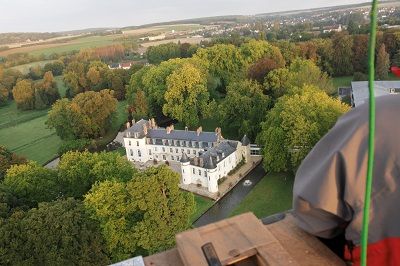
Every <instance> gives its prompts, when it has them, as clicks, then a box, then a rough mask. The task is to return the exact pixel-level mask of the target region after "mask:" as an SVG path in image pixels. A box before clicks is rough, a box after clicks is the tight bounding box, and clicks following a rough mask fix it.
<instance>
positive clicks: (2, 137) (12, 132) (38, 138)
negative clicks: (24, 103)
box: [0, 109, 61, 164]
mask: <svg viewBox="0 0 400 266" xmlns="http://www.w3.org/2000/svg"><path fill="white" fill-rule="evenodd" d="M0 111H3V110H2V109H1V110H0ZM26 112H28V113H29V112H30V111H26ZM34 112H35V111H34ZM23 116H25V114H23ZM46 120H47V115H46V113H45V114H44V115H42V116H40V117H37V118H35V119H31V120H28V121H24V122H21V123H19V124H17V125H16V126H10V127H7V128H2V129H0V144H2V145H4V146H6V147H7V148H8V149H10V150H11V151H12V152H15V153H17V154H19V155H23V156H25V157H27V158H28V159H30V160H34V161H37V162H38V163H40V164H43V163H45V162H46V161H48V160H50V159H52V158H54V157H56V155H57V151H58V147H59V146H60V145H61V139H60V138H59V137H58V136H57V135H56V132H55V130H50V129H48V128H47V127H46V125H45V122H46Z"/></svg>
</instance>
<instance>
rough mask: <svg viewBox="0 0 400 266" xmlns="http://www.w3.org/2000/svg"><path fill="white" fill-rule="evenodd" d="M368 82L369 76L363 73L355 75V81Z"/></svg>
mask: <svg viewBox="0 0 400 266" xmlns="http://www.w3.org/2000/svg"><path fill="white" fill-rule="evenodd" d="M366 80H368V75H366V74H364V73H361V72H355V73H354V75H353V81H366Z"/></svg>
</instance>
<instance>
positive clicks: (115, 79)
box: [107, 71, 126, 100]
mask: <svg viewBox="0 0 400 266" xmlns="http://www.w3.org/2000/svg"><path fill="white" fill-rule="evenodd" d="M120 74H121V73H120V72H117V71H109V72H108V75H107V80H108V87H109V88H111V89H112V90H113V91H114V95H115V98H117V100H124V99H125V93H126V90H125V84H124V80H123V77H122V76H121V75H120Z"/></svg>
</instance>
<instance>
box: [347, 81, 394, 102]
mask: <svg viewBox="0 0 400 266" xmlns="http://www.w3.org/2000/svg"><path fill="white" fill-rule="evenodd" d="M374 89H375V97H380V96H384V95H392V94H398V93H400V81H375V83H374ZM368 99H369V88H368V81H353V82H351V106H352V107H357V106H359V105H361V104H363V103H365V102H367V101H368Z"/></svg>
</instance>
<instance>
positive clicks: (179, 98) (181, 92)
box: [163, 64, 211, 127]
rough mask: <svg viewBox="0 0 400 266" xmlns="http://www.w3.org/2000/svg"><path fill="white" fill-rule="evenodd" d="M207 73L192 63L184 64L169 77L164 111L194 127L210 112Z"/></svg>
mask: <svg viewBox="0 0 400 266" xmlns="http://www.w3.org/2000/svg"><path fill="white" fill-rule="evenodd" d="M206 84H207V78H206V75H205V73H202V72H201V70H199V69H197V68H196V67H195V66H193V65H192V64H184V65H183V66H182V67H181V68H179V69H177V70H175V71H174V72H173V73H172V74H171V75H169V76H168V78H167V87H168V89H167V91H166V92H165V101H166V103H165V104H164V106H163V113H164V114H165V115H170V116H171V117H172V118H174V119H177V120H178V121H180V122H183V123H184V124H185V125H187V126H190V127H194V126H197V125H198V124H199V121H200V119H201V118H203V117H207V116H208V115H209V114H210V111H211V110H210V107H211V105H210V94H209V93H208V91H207V88H206Z"/></svg>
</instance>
